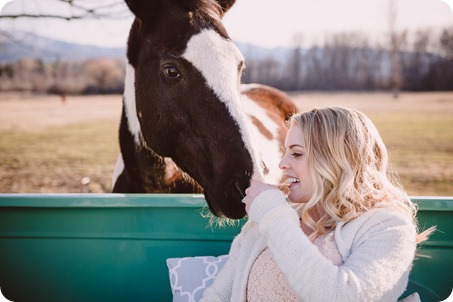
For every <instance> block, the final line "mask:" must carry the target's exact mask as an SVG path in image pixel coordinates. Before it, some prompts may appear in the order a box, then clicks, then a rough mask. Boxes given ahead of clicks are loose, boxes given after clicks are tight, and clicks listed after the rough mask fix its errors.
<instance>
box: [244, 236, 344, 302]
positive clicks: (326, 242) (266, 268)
mask: <svg viewBox="0 0 453 302" xmlns="http://www.w3.org/2000/svg"><path fill="white" fill-rule="evenodd" d="M313 243H314V244H315V245H316V246H317V247H318V249H319V251H320V252H321V254H322V255H324V256H325V257H326V258H327V259H329V260H330V261H332V263H333V264H335V265H340V264H342V263H343V260H342V259H341V255H340V254H339V252H338V248H337V245H336V243H335V238H334V233H333V232H330V233H328V234H326V235H324V236H321V237H318V238H316V239H315V241H314V242H313ZM247 301H248V302H253V301H300V300H299V299H298V298H297V297H296V295H294V294H293V292H292V291H291V288H290V287H289V285H288V281H287V280H286V277H285V275H283V273H282V272H281V271H280V269H279V268H278V266H277V264H276V263H275V261H274V259H273V258H272V254H271V252H270V250H269V249H268V248H266V249H265V250H264V251H263V252H262V253H261V254H260V255H259V256H258V258H256V260H255V262H254V263H253V265H252V268H251V270H250V274H249V278H248V283H247Z"/></svg>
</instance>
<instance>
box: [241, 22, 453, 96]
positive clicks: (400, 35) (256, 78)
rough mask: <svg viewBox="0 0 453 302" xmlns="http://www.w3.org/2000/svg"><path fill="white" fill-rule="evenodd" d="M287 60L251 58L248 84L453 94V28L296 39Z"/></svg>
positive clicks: (306, 88)
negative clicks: (313, 41)
mask: <svg viewBox="0 0 453 302" xmlns="http://www.w3.org/2000/svg"><path fill="white" fill-rule="evenodd" d="M294 44H296V45H295V47H294V48H293V50H292V51H291V52H290V53H287V55H286V56H287V58H286V59H285V60H284V61H282V60H281V58H278V57H274V56H272V55H269V56H267V57H265V58H259V59H257V58H255V57H254V55H253V53H251V54H250V55H249V56H247V57H246V66H247V69H246V70H245V73H244V77H243V81H244V82H246V83H251V82H257V83H263V84H268V85H272V86H276V87H279V88H280V89H283V90H287V91H291V90H366V91H369V90H407V91H433V90H453V28H447V29H444V30H442V31H440V32H434V31H430V30H420V31H417V32H414V33H409V32H408V31H403V32H395V33H392V34H391V35H389V37H388V40H387V41H381V42H380V43H379V42H375V43H374V44H372V43H371V42H370V39H369V38H368V37H367V36H365V35H363V34H358V33H345V34H336V35H332V36H331V37H327V38H326V39H325V41H324V43H323V45H318V46H312V47H310V48H304V47H303V46H302V44H303V36H301V35H298V36H295V43H294Z"/></svg>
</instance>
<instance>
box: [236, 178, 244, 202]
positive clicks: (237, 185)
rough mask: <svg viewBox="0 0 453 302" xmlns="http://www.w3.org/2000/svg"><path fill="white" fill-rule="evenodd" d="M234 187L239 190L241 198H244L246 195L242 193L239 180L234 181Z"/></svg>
mask: <svg viewBox="0 0 453 302" xmlns="http://www.w3.org/2000/svg"><path fill="white" fill-rule="evenodd" d="M234 187H235V188H236V189H237V190H238V192H239V195H241V198H244V197H245V195H244V193H242V190H241V187H240V185H239V182H238V181H237V180H236V181H235V182H234Z"/></svg>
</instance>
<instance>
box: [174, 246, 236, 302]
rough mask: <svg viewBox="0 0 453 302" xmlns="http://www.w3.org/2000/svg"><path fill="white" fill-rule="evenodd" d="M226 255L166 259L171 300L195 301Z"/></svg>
mask: <svg viewBox="0 0 453 302" xmlns="http://www.w3.org/2000/svg"><path fill="white" fill-rule="evenodd" d="M227 259H228V255H222V256H218V257H213V256H204V257H185V258H169V259H167V266H168V272H169V275H170V286H171V291H172V293H173V302H196V301H198V300H200V299H201V296H202V295H203V292H204V290H205V289H206V288H207V287H208V286H210V285H211V284H212V282H214V279H215V277H216V276H217V274H218V273H219V271H220V270H221V269H222V267H223V266H224V264H225V262H226V260H227Z"/></svg>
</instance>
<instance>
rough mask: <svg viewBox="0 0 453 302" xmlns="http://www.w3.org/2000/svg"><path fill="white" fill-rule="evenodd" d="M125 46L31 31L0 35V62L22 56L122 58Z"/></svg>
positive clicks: (14, 59) (63, 59)
mask: <svg viewBox="0 0 453 302" xmlns="http://www.w3.org/2000/svg"><path fill="white" fill-rule="evenodd" d="M125 48H126V46H125V47H118V48H107V47H98V46H93V45H83V44H76V43H68V42H63V41H59V40H55V39H50V38H46V37H43V36H38V35H35V34H32V33H23V32H21V33H9V34H8V37H4V36H1V35H0V62H12V61H17V60H19V59H22V58H34V59H41V60H43V61H55V60H61V61H78V60H86V59H92V58H100V57H104V58H105V57H107V58H123V57H125Z"/></svg>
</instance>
